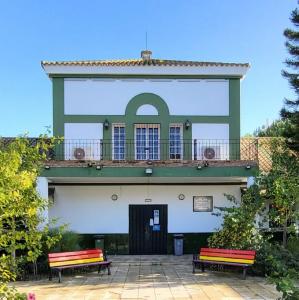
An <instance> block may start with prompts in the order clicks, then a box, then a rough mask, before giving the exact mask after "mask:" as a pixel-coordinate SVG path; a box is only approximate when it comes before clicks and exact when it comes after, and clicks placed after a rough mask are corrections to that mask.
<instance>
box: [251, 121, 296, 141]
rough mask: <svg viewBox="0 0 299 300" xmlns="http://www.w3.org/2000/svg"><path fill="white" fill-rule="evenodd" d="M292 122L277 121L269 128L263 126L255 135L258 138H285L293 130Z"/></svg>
mask: <svg viewBox="0 0 299 300" xmlns="http://www.w3.org/2000/svg"><path fill="white" fill-rule="evenodd" d="M293 126H294V125H293V124H292V123H291V122H290V120H288V119H286V120H276V121H274V122H273V123H272V124H270V125H269V126H266V125H263V126H261V127H259V128H257V129H256V130H255V131H254V133H253V135H254V136H256V137H283V136H286V135H287V134H288V133H289V132H290V131H291V130H293Z"/></svg>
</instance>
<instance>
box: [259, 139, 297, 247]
mask: <svg viewBox="0 0 299 300" xmlns="http://www.w3.org/2000/svg"><path fill="white" fill-rule="evenodd" d="M271 153H272V156H271V157H272V169H271V171H270V172H269V173H268V174H261V176H260V178H259V185H260V189H261V192H260V193H261V194H262V195H263V198H264V199H265V201H267V200H268V199H269V200H270V201H271V204H272V206H273V207H274V208H275V209H274V210H272V211H271V212H270V214H269V218H270V220H271V221H272V222H274V223H276V224H278V226H279V227H280V228H281V229H282V230H283V245H284V246H286V244H287V233H291V232H293V233H294V231H296V228H295V226H294V224H295V221H296V220H298V217H299V213H298V207H299V157H298V155H297V154H296V152H294V151H292V150H290V149H289V148H288V145H287V144H286V141H285V140H283V139H273V141H272V142H271ZM289 224H293V225H291V226H289Z"/></svg>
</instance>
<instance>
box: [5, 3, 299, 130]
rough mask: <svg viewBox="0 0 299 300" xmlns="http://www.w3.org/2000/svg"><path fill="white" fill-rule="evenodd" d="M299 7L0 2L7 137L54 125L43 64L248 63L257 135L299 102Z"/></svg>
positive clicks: (251, 123)
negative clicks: (293, 15) (293, 53)
mask: <svg viewBox="0 0 299 300" xmlns="http://www.w3.org/2000/svg"><path fill="white" fill-rule="evenodd" d="M296 3H297V1H295V0H294V1H293V0H276V1H274V0H263V1H260V0H250V1H245V0H242V1H239V0H225V1H223V0H209V1H203V0H170V1H169V0H163V1H162V0H139V1H137V0H135V1H133V0H127V1H123V0H119V1H116V0H109V1H108V0H106V1H101V0H97V1H95V0H94V1H89V0H84V1H83V0H82V1H76V0H72V1H71V0H59V1H58V0H51V1H50V0H43V1H38V0H35V1H33V0H26V1H22V0H19V1H15V0H10V1H4V0H2V1H0V103H1V106H0V107H1V108H0V109H1V117H0V136H15V135H18V134H22V133H24V132H29V134H30V135H31V136H36V135H38V134H40V133H44V132H45V128H46V126H49V125H50V126H51V125H52V98H51V97H52V91H51V82H50V80H49V79H48V78H47V76H46V75H45V73H44V71H43V70H42V68H41V66H40V61H41V60H77V59H117V58H138V57H139V56H140V51H141V50H142V49H144V48H145V32H146V31H148V48H149V49H150V50H152V51H153V57H154V58H163V59H183V60H200V61H205V60H206V61H224V62H249V63H250V64H251V69H250V71H249V72H248V74H247V76H246V78H245V79H244V80H243V81H242V94H241V97H242V98H241V129H242V134H245V133H252V132H253V130H254V129H256V128H257V127H258V126H261V125H263V124H265V123H266V122H271V121H273V120H274V119H276V118H277V117H278V115H279V110H280V108H281V107H282V103H283V98H284V97H292V95H293V94H292V91H291V90H290V88H289V86H288V83H287V81H286V80H285V79H283V78H282V77H281V69H282V68H283V67H284V64H283V61H284V60H285V58H286V57H287V53H286V50H285V47H284V42H285V39H284V37H283V35H282V33H283V30H284V29H285V28H286V27H288V26H291V23H290V21H289V16H290V12H291V10H292V9H294V8H295V7H296Z"/></svg>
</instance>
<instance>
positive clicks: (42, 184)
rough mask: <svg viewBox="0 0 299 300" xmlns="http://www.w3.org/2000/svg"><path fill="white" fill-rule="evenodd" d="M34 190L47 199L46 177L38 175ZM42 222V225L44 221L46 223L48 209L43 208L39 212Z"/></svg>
mask: <svg viewBox="0 0 299 300" xmlns="http://www.w3.org/2000/svg"><path fill="white" fill-rule="evenodd" d="M36 190H37V192H38V193H39V195H40V196H41V197H42V198H43V199H46V200H48V179H47V178H46V177H38V178H37V181H36ZM41 214H42V217H43V220H44V222H43V223H42V224H41V227H43V226H44V225H45V224H46V223H48V220H49V217H48V209H45V210H43V211H42V212H41Z"/></svg>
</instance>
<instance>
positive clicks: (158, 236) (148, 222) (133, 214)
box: [129, 205, 167, 254]
mask: <svg viewBox="0 0 299 300" xmlns="http://www.w3.org/2000/svg"><path fill="white" fill-rule="evenodd" d="M129 252H130V254H167V205H129Z"/></svg>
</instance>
